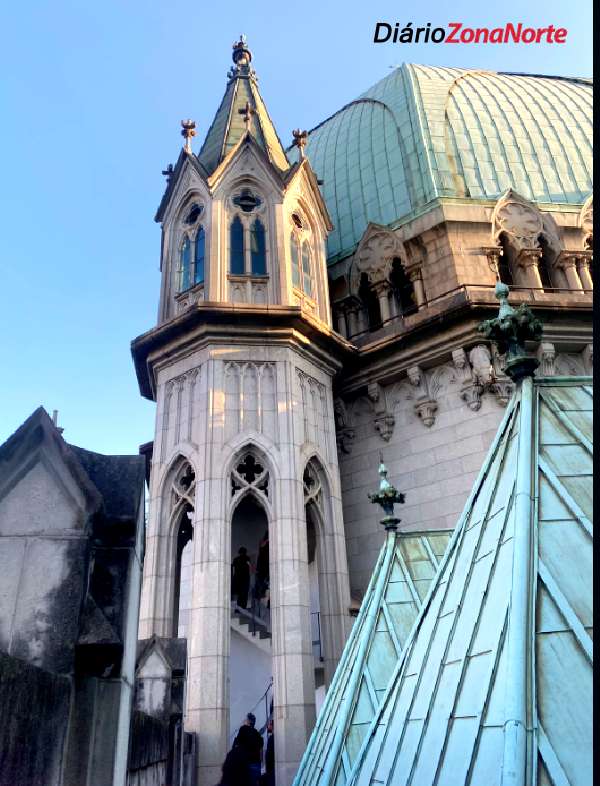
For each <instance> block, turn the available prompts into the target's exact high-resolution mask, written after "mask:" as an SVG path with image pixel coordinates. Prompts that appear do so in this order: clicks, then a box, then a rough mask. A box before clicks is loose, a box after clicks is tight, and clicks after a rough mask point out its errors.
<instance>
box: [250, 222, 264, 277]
mask: <svg viewBox="0 0 600 786" xmlns="http://www.w3.org/2000/svg"><path fill="white" fill-rule="evenodd" d="M250 261H251V265H250V269H251V270H252V274H253V275H255V276H264V275H266V273H267V254H266V244H265V228H264V226H263V223H262V221H261V220H260V219H259V218H256V219H255V220H254V221H253V222H252V224H251V226H250Z"/></svg>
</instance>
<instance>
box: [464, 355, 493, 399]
mask: <svg viewBox="0 0 600 786" xmlns="http://www.w3.org/2000/svg"><path fill="white" fill-rule="evenodd" d="M469 360H470V362H471V366H472V367H473V374H474V376H475V379H476V380H477V382H478V383H479V384H480V385H482V386H483V388H484V389H486V388H488V387H489V386H490V385H491V384H492V382H493V381H494V376H495V375H494V367H493V365H492V357H491V355H490V350H489V348H488V347H486V345H485V344H477V346H475V347H473V349H472V350H471V351H470V352H469Z"/></svg>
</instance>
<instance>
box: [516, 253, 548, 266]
mask: <svg viewBox="0 0 600 786" xmlns="http://www.w3.org/2000/svg"><path fill="white" fill-rule="evenodd" d="M541 257H542V249H541V248H523V249H521V250H520V251H519V253H518V254H517V258H516V260H515V261H516V263H517V265H518V266H519V267H522V268H524V269H527V268H530V267H535V268H537V266H538V265H539V262H540V259H541Z"/></svg>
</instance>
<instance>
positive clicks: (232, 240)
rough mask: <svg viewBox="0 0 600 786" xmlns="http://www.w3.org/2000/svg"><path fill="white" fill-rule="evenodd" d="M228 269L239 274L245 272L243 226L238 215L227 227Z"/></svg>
mask: <svg viewBox="0 0 600 786" xmlns="http://www.w3.org/2000/svg"><path fill="white" fill-rule="evenodd" d="M229 271H230V273H233V275H236V276H241V275H243V274H244V272H245V261H244V227H243V225H242V222H241V220H240V217H239V216H235V217H234V219H233V221H232V222H231V226H230V227H229Z"/></svg>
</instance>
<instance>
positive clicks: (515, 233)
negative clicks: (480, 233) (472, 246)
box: [492, 188, 543, 251]
mask: <svg viewBox="0 0 600 786" xmlns="http://www.w3.org/2000/svg"><path fill="white" fill-rule="evenodd" d="M492 227H493V229H492V232H493V240H494V243H495V244H496V245H500V236H501V235H502V234H504V235H505V236H506V237H507V239H508V241H509V242H510V243H511V245H513V246H514V248H515V250H516V251H522V250H523V249H534V248H539V241H538V238H539V236H540V233H541V232H542V230H543V222H542V216H541V213H540V212H539V210H537V208H536V207H534V205H532V204H531V202H528V201H527V200H526V199H525V198H524V197H522V196H521V195H520V194H517V192H516V191H513V190H512V188H509V189H508V191H506V193H505V194H503V195H502V197H500V199H499V200H498V202H497V204H496V207H495V209H494V214H493V216H492Z"/></svg>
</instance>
